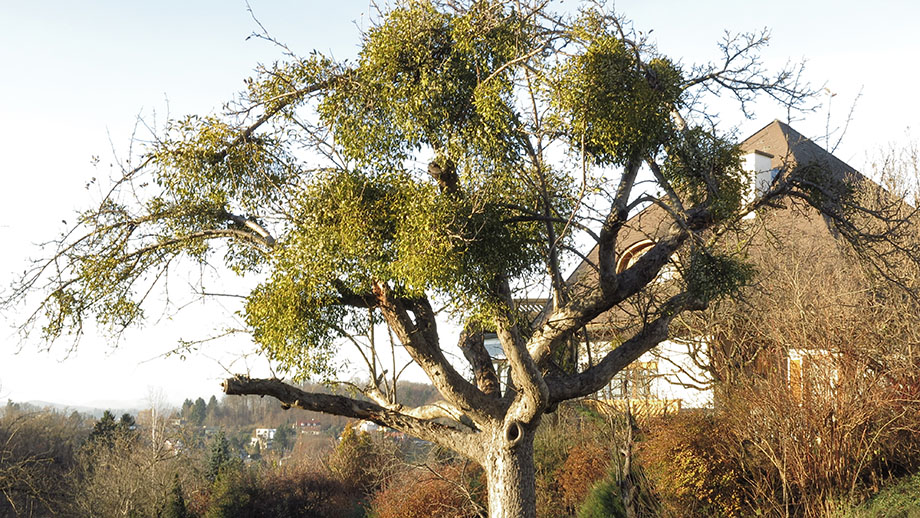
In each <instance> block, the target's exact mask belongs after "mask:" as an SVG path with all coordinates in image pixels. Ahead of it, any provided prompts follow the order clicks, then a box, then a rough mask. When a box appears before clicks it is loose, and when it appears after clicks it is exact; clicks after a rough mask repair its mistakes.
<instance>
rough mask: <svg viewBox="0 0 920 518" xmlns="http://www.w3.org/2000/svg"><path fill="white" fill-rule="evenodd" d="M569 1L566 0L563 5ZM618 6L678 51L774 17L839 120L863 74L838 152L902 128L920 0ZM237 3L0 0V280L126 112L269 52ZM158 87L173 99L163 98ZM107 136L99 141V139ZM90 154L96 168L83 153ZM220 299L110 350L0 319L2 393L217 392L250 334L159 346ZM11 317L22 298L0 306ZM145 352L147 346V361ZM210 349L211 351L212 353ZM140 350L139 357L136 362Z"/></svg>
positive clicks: (259, 7) (338, 46)
mask: <svg viewBox="0 0 920 518" xmlns="http://www.w3.org/2000/svg"><path fill="white" fill-rule="evenodd" d="M573 3H574V2H566V5H570V4H573ZM251 4H252V7H253V9H254V10H255V12H256V14H257V16H258V17H259V19H260V20H261V21H262V22H263V24H264V25H265V26H266V27H267V28H268V29H269V30H270V31H271V32H272V34H273V35H274V36H275V37H276V38H278V39H279V40H282V41H284V42H286V43H287V44H288V45H289V46H290V47H291V48H292V49H293V50H294V51H295V52H298V53H307V52H309V51H310V50H312V49H314V48H315V49H318V50H320V51H323V52H332V53H333V54H334V55H335V57H337V58H348V57H353V56H354V54H355V52H356V48H357V47H356V45H357V42H358V37H357V34H358V30H357V28H356V26H355V24H356V23H357V24H359V25H362V24H364V23H365V20H366V17H365V16H364V13H366V12H367V11H368V2H367V1H366V0H342V1H338V2H307V1H300V2H295V1H268V0H252V2H251ZM616 6H617V10H618V11H621V12H623V13H625V14H626V15H627V16H628V17H629V18H631V19H633V20H634V22H635V25H636V27H637V28H639V29H642V30H648V29H654V32H653V33H652V39H653V40H656V41H657V42H658V44H659V46H660V48H661V50H662V51H664V52H665V53H667V54H669V55H671V56H672V57H673V58H679V57H683V61H684V62H685V63H691V62H698V61H702V60H705V59H707V58H715V57H717V54H716V46H715V43H716V41H718V39H719V38H720V37H721V34H722V31H723V29H731V30H733V31H754V30H759V29H761V28H763V27H769V28H771V30H772V33H773V44H772V46H771V47H770V49H769V50H768V51H767V53H766V54H765V56H764V57H765V61H766V62H767V64H768V65H774V66H778V65H782V64H783V63H785V61H786V60H787V59H792V60H800V59H802V58H805V59H807V60H808V78H809V80H810V81H811V82H812V83H813V84H814V85H823V84H825V83H826V84H827V86H828V88H829V90H830V91H831V92H833V93H835V94H837V95H836V96H835V97H834V98H833V105H832V117H833V121H834V122H833V123H834V125H836V124H839V123H841V122H842V121H843V119H844V118H845V117H846V113H847V112H848V110H849V104H850V103H851V102H852V100H853V98H854V97H855V96H856V94H857V93H858V92H859V90H860V88H861V87H862V88H863V97H862V99H861V101H860V103H859V104H858V106H857V109H856V112H855V118H854V121H853V123H852V125H851V128H850V132H849V134H848V137H847V138H846V139H845V140H844V143H843V145H842V146H841V147H840V148H839V150H838V153H837V154H838V156H839V157H840V158H842V159H844V160H846V161H848V162H850V163H851V164H852V165H854V166H857V167H862V166H863V165H864V164H865V163H866V160H865V157H866V154H867V153H868V154H870V155H871V154H874V153H876V152H877V151H878V150H879V149H880V148H881V147H884V146H886V145H887V144H888V143H890V142H904V141H905V140H906V136H905V135H906V134H905V132H906V130H907V128H908V126H910V125H911V124H913V123H914V121H915V120H916V119H917V117H918V116H920V103H918V101H917V99H916V93H915V92H916V89H917V86H918V85H920V74H918V68H917V56H920V36H918V34H917V30H916V26H915V25H916V21H917V20H920V8H918V7H917V6H916V5H915V3H914V2H912V1H907V0H904V1H877V2H847V1H829V0H821V1H811V2H805V1H798V2H792V1H785V0H783V1H775V2H741V1H714V0H712V1H705V0H699V1H696V2H686V1H679V2H678V1H660V2H655V1H649V0H645V1H640V0H630V1H620V2H617V3H616ZM256 29H257V27H256V25H255V23H254V22H253V21H252V20H251V18H250V16H249V14H248V13H247V12H246V8H245V3H244V2H242V1H232V0H210V1H188V0H186V1H158V2H126V1H124V0H122V1H114V0H113V1H86V2H71V1H64V0H56V1H50V0H48V1H42V0H34V1H15V2H14V1H11V0H0V175H2V179H3V186H2V188H0V242H2V243H3V246H2V252H0V280H2V284H3V285H7V284H8V282H9V279H11V278H12V276H11V274H10V272H14V271H21V270H22V268H23V264H24V261H25V259H26V258H27V257H31V256H36V255H37V254H38V250H37V249H36V247H35V246H34V245H33V243H37V242H40V241H43V240H46V239H48V238H49V237H52V236H53V235H55V234H56V233H57V232H59V231H61V230H62V229H63V227H62V223H61V220H63V219H67V220H71V219H72V214H73V211H74V210H75V209H77V208H81V207H85V206H87V204H89V203H90V202H91V201H93V199H94V198H93V192H92V191H89V192H88V191H86V190H85V189H84V188H83V186H84V184H85V183H86V182H87V181H88V180H89V178H91V177H93V176H97V177H100V178H102V177H104V176H105V175H106V174H107V171H108V164H109V163H110V162H111V161H112V156H113V155H112V152H111V149H112V146H114V148H115V150H116V151H117V152H118V153H119V155H120V156H124V154H125V152H126V149H127V145H128V143H129V140H130V134H131V129H132V127H133V125H134V122H135V120H136V117H137V116H138V115H142V116H144V117H146V118H148V119H152V118H153V116H154V114H156V117H157V118H158V119H159V120H160V121H162V120H163V118H164V117H165V116H166V113H167V107H168V110H169V113H170V114H171V115H172V116H180V115H183V114H186V113H207V112H212V111H214V110H219V108H220V106H221V104H222V103H223V102H224V101H226V100H228V99H230V98H231V96H232V94H233V93H234V92H235V91H237V90H238V89H240V88H241V87H242V84H243V83H242V80H243V79H244V78H245V77H247V76H248V75H250V72H251V71H252V69H253V68H254V67H255V65H256V64H257V63H258V62H260V61H262V62H270V61H273V60H275V59H281V58H282V56H281V53H280V52H279V51H278V50H277V49H276V48H274V47H272V46H271V45H270V44H267V43H265V42H262V41H257V40H254V39H253V40H249V41H246V37H247V36H248V35H249V34H250V33H251V32H253V31H254V30H256ZM167 99H168V105H167ZM757 115H758V118H757V119H756V120H754V121H742V120H740V119H736V118H735V117H734V116H733V115H732V114H731V113H729V112H725V113H723V118H724V119H725V120H727V121H735V122H736V123H738V124H739V126H740V134H741V135H742V136H745V135H746V134H748V133H750V132H752V131H754V130H756V129H758V128H759V127H760V126H763V125H764V124H766V123H767V122H769V121H770V120H772V119H774V118H781V119H782V118H784V117H785V113H784V112H782V111H781V110H776V109H775V108H773V107H770V106H767V105H763V106H761V107H759V109H758V112H757ZM825 116H826V111H819V112H817V113H815V114H812V115H810V116H809V117H808V118H807V119H806V120H805V121H801V122H797V123H795V124H794V126H795V127H796V128H797V129H799V130H800V131H801V132H803V133H804V134H806V135H809V136H820V135H823V133H824V127H825ZM110 137H111V144H110V140H109V139H110ZM94 155H95V156H99V157H100V158H101V164H100V167H99V168H97V169H94V168H93V166H92V165H91V163H90V161H91V157H92V156H94ZM230 310H232V308H223V309H222V308H219V307H217V308H211V307H208V308H202V307H198V306H194V307H192V308H190V312H189V313H187V314H186V315H182V316H180V317H179V318H177V319H175V320H166V321H161V322H159V323H151V324H150V325H148V326H147V327H146V328H145V329H144V330H142V331H140V332H136V333H132V334H130V335H129V336H128V337H127V340H126V342H125V343H124V344H123V345H122V347H120V348H119V349H117V350H114V351H112V350H111V348H110V347H108V346H107V345H106V344H105V343H104V342H103V341H101V340H100V339H98V338H95V337H93V336H89V337H87V339H86V340H85V341H84V343H83V345H82V346H81V348H80V349H79V350H77V351H76V352H74V353H73V354H71V355H70V358H69V359H67V360H66V361H60V360H61V359H62V358H63V357H64V356H66V354H65V353H66V351H65V350H63V349H61V348H58V349H52V351H51V352H50V353H40V352H37V351H36V350H35V345H34V344H26V345H25V350H24V351H23V352H22V353H20V354H19V355H14V354H13V350H14V348H15V346H16V341H15V339H14V338H13V333H12V332H11V331H10V332H9V333H6V332H5V333H4V334H2V335H0V340H2V341H0V398H5V397H9V398H12V399H14V400H20V401H24V400H31V399H42V400H51V401H60V402H64V403H70V404H78V403H85V402H90V401H94V400H113V399H117V400H122V399H128V400H130V399H142V398H143V397H144V396H145V395H146V394H147V390H148V387H162V388H164V389H165V391H166V393H167V396H168V397H169V398H170V399H171V400H172V401H174V402H176V401H181V400H182V399H183V398H184V397H190V396H198V395H201V396H205V397H207V396H209V395H210V394H212V393H217V392H218V390H219V388H218V383H219V380H220V379H222V378H223V377H225V375H226V372H225V371H224V370H223V368H222V366H221V362H222V363H223V364H224V365H226V364H227V363H228V362H229V358H231V357H233V356H234V355H235V354H236V353H238V352H239V351H243V350H247V349H249V348H250V346H249V345H248V344H247V343H246V342H245V341H244V340H239V341H237V342H230V343H226V344H224V345H220V346H209V347H208V348H206V349H205V350H204V352H203V353H202V354H199V355H196V356H194V357H193V358H191V359H189V360H186V361H181V360H179V359H178V358H175V357H172V358H167V359H160V358H157V355H158V354H160V353H162V352H163V351H166V350H169V349H170V348H172V346H173V345H174V344H175V340H176V338H177V337H179V336H182V337H185V338H192V337H196V336H201V335H200V334H197V333H195V332H194V330H195V329H199V328H201V327H202V323H204V326H205V327H206V328H207V329H212V328H217V327H220V325H221V323H222V322H221V321H222V318H223V317H224V316H225V315H226V313H227V312H228V311H230ZM7 317H8V319H7V320H6V321H3V322H0V323H2V324H3V325H4V327H5V328H8V327H9V326H10V325H12V323H13V322H14V321H15V320H16V319H17V317H18V318H21V315H15V314H14V315H7ZM144 360H150V361H146V362H144ZM218 360H221V362H219V361H218ZM141 362H143V363H141ZM247 365H249V366H253V368H255V369H256V372H258V368H259V367H258V365H260V363H259V362H258V361H256V360H250V361H249V363H248V364H246V363H245V362H238V363H236V364H234V365H233V366H232V368H231V370H234V371H240V370H245V369H246V368H247Z"/></svg>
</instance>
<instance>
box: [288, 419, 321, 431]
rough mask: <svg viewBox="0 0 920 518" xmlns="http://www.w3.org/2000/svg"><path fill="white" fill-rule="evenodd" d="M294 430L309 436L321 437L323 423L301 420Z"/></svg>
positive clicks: (295, 424) (313, 420) (314, 420)
mask: <svg viewBox="0 0 920 518" xmlns="http://www.w3.org/2000/svg"><path fill="white" fill-rule="evenodd" d="M294 428H295V429H297V430H300V433H302V434H307V435H319V434H320V429H321V423H320V422H319V421H318V420H316V419H299V420H298V421H297V422H296V423H294Z"/></svg>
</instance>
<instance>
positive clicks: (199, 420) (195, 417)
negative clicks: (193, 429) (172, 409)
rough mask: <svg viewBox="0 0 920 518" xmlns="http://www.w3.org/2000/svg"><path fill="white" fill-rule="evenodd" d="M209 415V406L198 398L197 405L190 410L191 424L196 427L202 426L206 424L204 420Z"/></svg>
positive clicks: (189, 418)
mask: <svg viewBox="0 0 920 518" xmlns="http://www.w3.org/2000/svg"><path fill="white" fill-rule="evenodd" d="M207 414H208V405H207V403H205V402H204V399H201V398H198V399H196V400H195V404H194V405H192V407H191V409H190V410H189V415H188V420H189V421H190V422H191V424H193V425H195V426H201V425H202V424H203V423H204V418H205V416H207Z"/></svg>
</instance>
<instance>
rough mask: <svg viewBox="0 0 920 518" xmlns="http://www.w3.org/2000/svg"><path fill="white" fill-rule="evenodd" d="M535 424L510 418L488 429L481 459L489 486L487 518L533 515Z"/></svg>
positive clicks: (534, 505)
mask: <svg viewBox="0 0 920 518" xmlns="http://www.w3.org/2000/svg"><path fill="white" fill-rule="evenodd" d="M538 421H539V420H538ZM537 425H538V422H534V423H531V424H529V425H528V424H524V423H521V422H520V421H516V420H513V421H509V422H508V423H506V424H505V426H503V427H501V428H500V429H495V430H493V431H492V433H491V435H492V438H491V441H490V444H489V447H488V450H487V451H486V452H485V459H484V462H482V467H483V469H484V470H485V472H486V479H487V481H488V487H489V518H535V517H536V508H537V492H536V476H535V471H534V463H533V439H534V435H535V433H536V430H537Z"/></svg>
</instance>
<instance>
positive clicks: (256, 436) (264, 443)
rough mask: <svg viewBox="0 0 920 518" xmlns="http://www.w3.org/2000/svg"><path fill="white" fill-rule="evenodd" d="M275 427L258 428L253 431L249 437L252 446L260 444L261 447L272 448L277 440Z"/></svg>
mask: <svg viewBox="0 0 920 518" xmlns="http://www.w3.org/2000/svg"><path fill="white" fill-rule="evenodd" d="M276 431H277V430H276V429H275V428H256V429H255V430H254V431H253V432H252V438H251V439H249V444H250V445H251V446H255V445H257V444H258V445H259V447H260V448H267V449H271V447H272V442H273V441H274V440H275V432H276Z"/></svg>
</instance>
